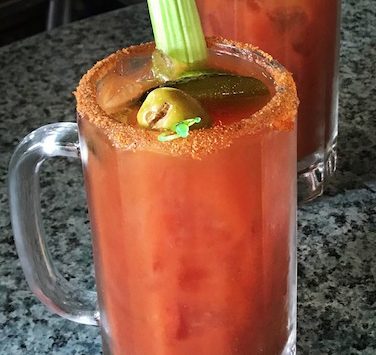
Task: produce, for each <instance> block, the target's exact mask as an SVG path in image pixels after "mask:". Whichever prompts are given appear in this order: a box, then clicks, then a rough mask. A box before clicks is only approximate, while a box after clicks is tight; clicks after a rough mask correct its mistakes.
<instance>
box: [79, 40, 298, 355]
mask: <svg viewBox="0 0 376 355" xmlns="http://www.w3.org/2000/svg"><path fill="white" fill-rule="evenodd" d="M208 47H209V56H208V65H209V67H210V68H212V69H214V70H215V71H218V70H222V71H226V72H228V73H232V74H234V75H242V76H245V77H247V76H250V77H254V78H258V79H260V80H262V82H263V83H264V84H265V86H266V87H268V88H269V91H268V93H267V94H264V95H263V96H260V97H254V98H252V99H247V100H244V99H242V98H238V99H235V98H224V99H223V101H221V100H222V99H221V100H220V101H217V103H216V104H215V103H214V102H213V101H210V100H205V99H203V100H202V101H201V104H202V105H203V106H204V107H205V109H206V110H207V112H208V113H209V115H210V116H211V119H212V125H211V127H208V128H202V129H196V130H192V131H191V133H190V134H189V136H188V137H186V138H184V139H176V140H173V141H169V142H160V141H158V139H157V138H158V134H159V133H158V132H156V131H153V130H149V129H144V128H141V127H139V126H137V124H136V123H135V118H134V117H135V114H136V112H137V111H138V110H139V104H138V103H137V101H135V100H134V98H135V97H137V96H139V95H138V94H137V92H138V93H139V94H140V93H141V92H142V91H144V90H147V88H148V87H151V86H153V85H154V84H153V81H154V78H153V75H152V72H151V54H152V52H153V49H154V47H153V45H152V44H147V45H142V46H136V47H131V48H129V49H125V50H123V51H119V52H117V53H116V54H114V55H112V56H110V57H108V58H107V59H105V60H103V61H102V62H99V63H98V64H97V65H96V66H95V67H94V68H93V69H91V70H90V71H89V72H88V73H87V74H86V75H85V76H84V77H83V79H82V80H81V82H80V85H79V87H78V89H77V92H76V97H77V112H78V122H79V127H80V135H81V136H80V141H81V146H82V159H83V164H84V172H85V181H86V186H87V191H88V198H89V210H90V219H91V223H92V227H93V232H94V233H93V234H94V259H95V267H96V277H97V289H98V294H99V299H100V309H101V324H102V330H103V339H104V343H105V351H107V352H108V353H110V354H113V355H162V354H163V355H188V354H203V355H233V354H239V355H253V354H270V355H272V354H273V355H274V354H292V353H293V351H294V347H295V306H296V294H295V292H296V284H295V272H296V270H295V262H296V259H295V223H296V221H295V209H296V191H295V189H296V132H295V116H296V108H297V99H296V92H295V87H294V84H293V81H292V78H291V76H290V75H289V74H288V73H287V72H286V71H285V70H284V69H283V68H282V67H281V66H280V65H279V64H278V63H276V62H274V61H273V60H272V59H271V58H270V57H269V56H268V55H266V54H264V53H263V52H261V51H258V50H256V49H255V48H253V47H251V46H248V45H242V44H239V43H234V42H230V41H222V42H219V41H215V40H209V42H208ZM127 102H128V103H127Z"/></svg>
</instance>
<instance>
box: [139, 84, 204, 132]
mask: <svg viewBox="0 0 376 355" xmlns="http://www.w3.org/2000/svg"><path fill="white" fill-rule="evenodd" d="M194 117H201V122H200V123H196V124H194V125H193V126H192V129H194V128H204V127H208V126H210V124H211V121H210V118H209V115H208V114H207V112H206V111H205V110H204V109H203V107H202V106H201V104H200V103H199V102H198V101H197V100H196V99H194V98H193V97H192V96H189V95H188V94H186V93H185V92H184V91H181V90H179V89H175V88H170V87H162V88H157V89H155V90H153V91H152V92H150V93H149V94H148V96H147V97H146V99H145V101H144V102H143V104H142V106H141V107H140V109H139V111H138V113H137V122H138V124H139V125H140V126H142V127H145V128H151V129H158V130H168V129H171V128H172V127H173V126H174V125H175V124H176V123H178V122H181V121H183V120H186V119H189V118H194Z"/></svg>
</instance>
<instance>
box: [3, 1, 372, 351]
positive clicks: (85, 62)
mask: <svg viewBox="0 0 376 355" xmlns="http://www.w3.org/2000/svg"><path fill="white" fill-rule="evenodd" d="M375 11H376V8H375V6H374V3H373V0H358V1H357V0H344V1H343V25H342V39H343V42H342V50H341V65H340V74H341V96H340V136H339V147H340V148H339V162H340V163H339V168H338V172H337V174H336V178H335V180H333V181H332V183H331V184H330V185H329V186H328V189H327V192H326V193H325V195H324V196H323V197H321V198H320V199H318V200H316V201H314V202H313V203H310V204H307V205H305V206H303V207H301V208H300V210H299V212H298V217H299V226H298V264H299V265H298V266H299V271H298V352H299V353H300V354H341V355H347V354H349V355H350V354H365V355H367V354H368V355H373V354H376V282H375V278H376V262H375V255H376V221H375V219H376V159H375V158H376V140H375V137H376V100H375V97H376V74H375V73H376V64H375V63H376V35H375V33H376V13H375ZM149 39H151V32H150V28H149V21H148V17H147V15H146V11H145V6H144V5H137V6H134V7H131V8H128V9H123V10H120V11H117V12H113V13H109V14H106V15H101V16H99V17H95V18H92V19H89V20H85V21H82V22H77V23H74V24H71V25H68V26H66V27H63V28H61V29H58V30H55V31H52V32H50V33H46V34H42V35H38V36H35V37H32V38H29V39H27V40H24V41H21V42H18V43H14V44H11V45H9V46H6V47H3V48H0V68H1V69H0V135H1V138H0V149H1V154H0V227H1V237H0V354H10V355H17V354H38V355H43V354H100V353H101V339H100V335H99V329H97V328H95V327H90V326H84V325H78V324H75V323H72V322H69V321H67V320H64V319H61V318H59V317H58V316H55V315H52V314H50V313H49V312H48V311H47V309H46V308H45V307H44V306H42V305H41V304H40V303H39V301H37V300H36V298H35V297H34V296H33V295H32V294H31V292H30V291H29V289H28V286H27V284H26V282H25V280H24V277H23V274H22V271H21V268H20V264H19V261H18V259H17V255H16V251H15V246H14V243H13V239H12V232H11V226H10V220H9V212H8V202H7V196H6V186H5V183H6V171H7V166H8V162H9V159H10V156H11V153H12V151H13V150H14V148H15V146H16V144H17V142H18V141H19V140H20V139H21V138H22V137H23V136H25V135H26V134H27V133H29V132H30V131H32V130H33V129H35V128H37V127H39V126H41V125H44V124H47V123H51V122H56V121H73V120H74V99H73V96H72V94H71V92H72V91H73V90H74V88H75V85H76V84H77V82H78V80H79V78H80V77H81V76H82V74H83V73H84V72H85V71H86V70H87V69H88V68H89V67H91V66H92V64H93V63H94V62H95V60H97V59H100V58H103V57H105V56H106V55H108V54H109V53H111V52H113V51H114V50H116V49H118V48H120V47H126V46H128V45H130V44H133V43H137V42H140V41H145V40H149ZM42 170H43V172H42V176H41V181H42V206H43V214H44V216H46V217H47V216H48V218H46V222H45V227H46V231H47V234H48V235H49V236H50V237H49V239H48V241H49V245H50V248H51V252H52V255H53V256H54V257H55V258H56V259H57V267H58V269H59V270H61V272H62V274H63V275H64V276H65V277H67V278H68V279H70V280H71V281H72V282H76V283H77V287H88V288H94V279H93V270H92V267H91V247H90V232H89V224H88V221H87V212H86V203H85V194H84V191H83V188H82V175H81V168H80V165H79V163H78V162H69V161H66V160H63V159H57V160H54V161H52V162H47V163H46V164H45V165H44V168H43V169H42ZM203 355H204V354H203Z"/></svg>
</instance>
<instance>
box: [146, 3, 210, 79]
mask: <svg viewBox="0 0 376 355" xmlns="http://www.w3.org/2000/svg"><path fill="white" fill-rule="evenodd" d="M148 6H149V13H150V19H151V24H152V27H153V33H154V40H155V45H156V48H157V50H159V52H158V51H157V52H155V53H154V56H153V66H154V74H155V75H156V76H157V77H158V78H161V79H163V80H165V79H166V78H169V79H176V78H177V77H179V75H180V74H181V73H182V72H184V71H186V70H188V69H189V68H192V67H195V66H197V65H198V64H200V63H203V62H205V60H206V59H207V48H206V41H205V37H204V33H203V31H202V26H201V22H200V17H199V14H198V10H197V6H196V2H195V0H148Z"/></svg>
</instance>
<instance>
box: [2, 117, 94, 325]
mask: <svg viewBox="0 0 376 355" xmlns="http://www.w3.org/2000/svg"><path fill="white" fill-rule="evenodd" d="M51 157H70V158H77V159H80V148H79V142H78V128H77V124H76V123H73V122H61V123H54V124H50V125H46V126H43V127H40V128H38V129H37V130H35V131H34V132H32V133H30V134H29V135H27V136H26V137H25V138H24V139H23V140H22V142H21V143H20V144H19V145H18V147H17V149H16V151H15V152H14V154H13V156H12V159H11V161H10V164H9V175H8V179H9V180H8V186H9V202H10V212H11V220H12V227H13V233H14V239H15V242H16V247H17V252H18V255H19V257H20V260H21V265H22V269H23V271H24V274H25V276H26V280H27V282H28V284H29V286H30V288H31V290H32V291H33V292H34V294H35V295H36V296H37V297H38V298H39V299H40V301H41V302H43V303H44V304H45V305H46V306H47V307H48V308H49V309H50V310H51V311H52V312H54V313H57V314H58V315H60V316H62V317H64V318H67V319H69V320H72V321H75V322H78V323H83V324H90V325H98V324H99V311H98V307H97V295H96V292H94V291H87V290H79V289H77V288H75V287H73V286H72V285H70V284H69V282H68V281H67V280H66V279H65V278H64V277H63V276H62V275H61V274H60V273H59V272H58V271H57V270H56V268H55V267H54V265H53V262H52V259H51V256H50V253H49V251H48V250H47V246H46V238H45V232H44V228H43V224H42V218H41V207H40V195H39V190H40V186H39V170H40V167H41V165H42V163H43V162H44V161H45V160H46V159H48V158H51Z"/></svg>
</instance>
